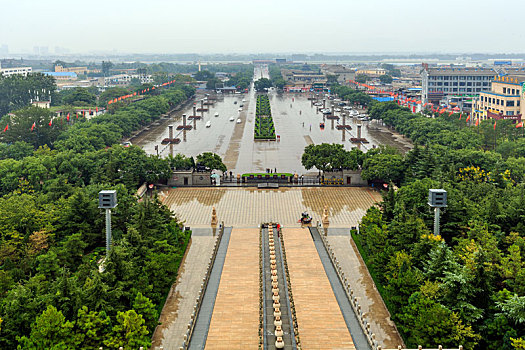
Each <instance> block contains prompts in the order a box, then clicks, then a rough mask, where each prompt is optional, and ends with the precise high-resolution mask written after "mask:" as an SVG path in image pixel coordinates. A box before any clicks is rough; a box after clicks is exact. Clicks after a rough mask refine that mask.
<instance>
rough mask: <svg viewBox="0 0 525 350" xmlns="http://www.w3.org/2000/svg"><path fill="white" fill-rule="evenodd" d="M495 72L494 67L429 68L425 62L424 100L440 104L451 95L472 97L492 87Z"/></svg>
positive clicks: (422, 74)
mask: <svg viewBox="0 0 525 350" xmlns="http://www.w3.org/2000/svg"><path fill="white" fill-rule="evenodd" d="M495 74H496V73H495V72H494V70H493V69H492V68H450V67H443V68H441V67H435V68H434V67H433V68H429V67H428V65H427V64H423V70H422V72H421V87H422V91H421V99H422V102H423V103H428V102H431V103H434V104H440V103H441V101H442V100H446V97H449V96H455V97H459V98H461V99H463V98H465V97H469V98H470V99H471V98H472V97H475V96H477V95H478V94H479V93H480V92H482V91H486V90H488V89H489V88H490V82H491V80H492V79H493V77H494V75H495Z"/></svg>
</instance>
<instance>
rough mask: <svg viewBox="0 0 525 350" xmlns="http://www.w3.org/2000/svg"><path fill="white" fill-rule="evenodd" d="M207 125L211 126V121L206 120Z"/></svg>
mask: <svg viewBox="0 0 525 350" xmlns="http://www.w3.org/2000/svg"><path fill="white" fill-rule="evenodd" d="M206 127H207V128H209V127H211V121H209V120H208V121H207V122H206Z"/></svg>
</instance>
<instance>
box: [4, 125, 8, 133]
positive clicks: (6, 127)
mask: <svg viewBox="0 0 525 350" xmlns="http://www.w3.org/2000/svg"><path fill="white" fill-rule="evenodd" d="M7 130H9V124H7V125H6V126H5V128H4V132H6V131H7Z"/></svg>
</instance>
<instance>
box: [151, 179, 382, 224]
mask: <svg viewBox="0 0 525 350" xmlns="http://www.w3.org/2000/svg"><path fill="white" fill-rule="evenodd" d="M160 198H161V199H162V201H163V203H164V204H166V205H167V206H168V207H169V208H170V209H171V210H173V211H174V212H175V214H176V215H177V217H178V218H179V219H181V220H185V222H186V225H188V226H191V227H194V226H204V225H208V227H209V223H210V221H211V211H212V207H215V208H216V209H217V216H218V218H219V220H220V221H224V223H225V225H226V226H234V227H256V226H257V225H259V224H260V223H262V222H279V223H280V224H281V225H284V226H285V227H299V226H300V225H299V224H298V223H297V220H298V219H299V217H300V215H301V213H302V212H303V211H305V210H306V211H308V212H309V213H310V215H311V216H312V217H313V223H314V224H315V222H316V221H317V220H319V221H320V220H321V217H322V215H323V208H324V206H325V205H326V206H328V210H329V213H330V227H351V226H356V225H357V223H358V222H359V221H360V220H361V217H362V216H363V215H364V214H365V213H366V210H367V209H368V208H370V206H372V205H373V204H374V203H375V202H377V201H380V200H381V195H380V194H379V193H378V192H375V191H372V190H370V189H368V188H365V187H340V188H337V187H315V188H313V187H310V188H305V187H303V188H279V189H275V190H274V189H257V188H254V187H251V188H217V187H211V188H174V189H169V190H165V191H162V192H161V194H160ZM350 223H351V225H350Z"/></svg>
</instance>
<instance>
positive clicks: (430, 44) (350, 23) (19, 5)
mask: <svg viewBox="0 0 525 350" xmlns="http://www.w3.org/2000/svg"><path fill="white" fill-rule="evenodd" d="M2 2H3V3H4V4H3V5H2V12H4V13H5V14H8V15H5V16H3V19H2V21H1V22H0V45H1V44H7V45H9V51H10V52H11V53H17V52H31V51H32V48H33V47H34V46H48V47H49V49H50V53H54V47H56V46H58V47H62V48H67V49H69V50H70V51H71V52H75V53H87V52H93V51H99V52H100V51H113V50H116V51H118V52H122V53H190V52H191V53H259V52H298V53H301V52H369V53H373V52H377V53H379V52H405V53H406V52H418V53H420V52H465V53H467V52H499V53H521V52H525V31H524V30H523V29H522V28H521V26H520V24H521V20H522V18H521V17H522V13H524V12H525V2H523V1H518V0H506V1H505V2H504V13H503V14H500V13H499V12H501V8H502V6H501V4H500V3H498V2H489V1H487V0H481V1H473V0H459V1H458V0H442V1H432V2H429V1H426V2H423V1H420V0H398V1H395V2H394V1H386V0H367V1H362V0H360V1H355V0H347V1H340V0H328V1H323V2H319V1H310V0H303V1H299V0H281V1H277V0H268V1H260V2H248V1H241V0H226V1H212V0H200V1H179V0H175V1H168V0H150V1H136V0H127V1H123V0H105V1H102V0H92V1H90V2H83V3H82V4H78V3H77V2H73V1H65V0H48V1H42V2H40V1H34V0H18V1H17V2H13V1H9V2H7V1H5V0H4V1H2Z"/></svg>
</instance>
